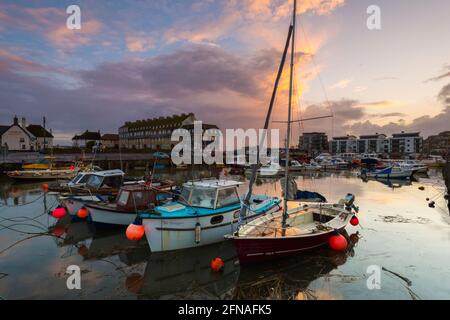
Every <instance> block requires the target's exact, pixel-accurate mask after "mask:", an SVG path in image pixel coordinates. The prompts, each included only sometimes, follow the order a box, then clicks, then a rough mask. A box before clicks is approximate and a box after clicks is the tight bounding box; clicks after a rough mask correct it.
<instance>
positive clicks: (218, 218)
mask: <svg viewBox="0 0 450 320" xmlns="http://www.w3.org/2000/svg"><path fill="white" fill-rule="evenodd" d="M222 221H223V216H222V215H220V216H214V217H212V218H211V224H218V223H221V222H222Z"/></svg>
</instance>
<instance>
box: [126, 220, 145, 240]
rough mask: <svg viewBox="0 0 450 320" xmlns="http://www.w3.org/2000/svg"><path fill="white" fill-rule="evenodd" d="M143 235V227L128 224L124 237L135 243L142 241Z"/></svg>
mask: <svg viewBox="0 0 450 320" xmlns="http://www.w3.org/2000/svg"><path fill="white" fill-rule="evenodd" d="M144 234H145V230H144V226H143V225H137V224H134V223H132V224H130V225H129V226H128V228H127V231H126V235H127V238H128V240H131V241H137V240H140V239H142V237H143V236H144Z"/></svg>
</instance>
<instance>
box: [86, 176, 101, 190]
mask: <svg viewBox="0 0 450 320" xmlns="http://www.w3.org/2000/svg"><path fill="white" fill-rule="evenodd" d="M102 181H103V178H102V177H100V176H96V175H92V176H90V177H89V179H88V181H87V183H86V184H88V185H89V186H92V187H94V188H100V186H101V184H102Z"/></svg>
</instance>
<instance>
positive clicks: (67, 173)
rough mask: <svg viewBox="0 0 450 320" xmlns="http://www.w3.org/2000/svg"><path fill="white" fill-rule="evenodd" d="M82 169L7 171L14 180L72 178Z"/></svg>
mask: <svg viewBox="0 0 450 320" xmlns="http://www.w3.org/2000/svg"><path fill="white" fill-rule="evenodd" d="M79 170H80V169H79V168H73V169H62V170H59V169H45V170H14V171H8V172H6V175H7V176H8V177H10V178H12V179H14V180H27V181H33V180H70V179H72V178H73V177H75V176H76V175H77V173H78V171H79Z"/></svg>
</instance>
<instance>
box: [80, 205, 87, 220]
mask: <svg viewBox="0 0 450 320" xmlns="http://www.w3.org/2000/svg"><path fill="white" fill-rule="evenodd" d="M88 215H89V210H88V209H86V208H85V207H81V208H80V210H78V212H77V216H78V218H81V219H84V218H86V217H87V216H88Z"/></svg>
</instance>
